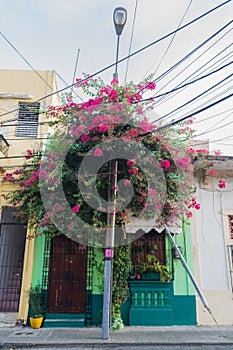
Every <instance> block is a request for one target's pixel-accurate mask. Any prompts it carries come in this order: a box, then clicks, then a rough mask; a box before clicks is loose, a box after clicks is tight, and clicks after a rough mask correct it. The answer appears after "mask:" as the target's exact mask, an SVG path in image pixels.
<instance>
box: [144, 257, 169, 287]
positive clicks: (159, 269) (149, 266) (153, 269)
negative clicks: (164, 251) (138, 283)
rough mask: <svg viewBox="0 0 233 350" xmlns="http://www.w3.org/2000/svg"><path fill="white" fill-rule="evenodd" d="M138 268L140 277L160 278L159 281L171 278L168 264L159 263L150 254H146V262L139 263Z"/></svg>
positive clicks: (148, 278)
mask: <svg viewBox="0 0 233 350" xmlns="http://www.w3.org/2000/svg"><path fill="white" fill-rule="evenodd" d="M138 270H139V272H140V273H141V276H142V279H147V280H160V281H161V282H165V281H169V280H170V279H171V277H170V273H169V268H168V266H167V265H163V264H161V263H160V262H159V261H158V259H157V258H156V256H154V255H152V254H147V256H146V262H144V263H143V264H141V265H139V268H138Z"/></svg>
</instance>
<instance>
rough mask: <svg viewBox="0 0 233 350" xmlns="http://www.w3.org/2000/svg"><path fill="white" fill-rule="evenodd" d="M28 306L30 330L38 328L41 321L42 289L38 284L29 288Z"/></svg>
mask: <svg viewBox="0 0 233 350" xmlns="http://www.w3.org/2000/svg"><path fill="white" fill-rule="evenodd" d="M27 296H28V301H29V306H30V313H31V317H30V325H31V327H32V328H40V327H41V324H42V321H43V306H42V289H41V286H40V285H39V284H37V285H35V286H31V288H30V289H29V290H28V291H27Z"/></svg>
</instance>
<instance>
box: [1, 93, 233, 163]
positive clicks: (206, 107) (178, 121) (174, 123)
mask: <svg viewBox="0 0 233 350" xmlns="http://www.w3.org/2000/svg"><path fill="white" fill-rule="evenodd" d="M231 97H233V94H230V95H227V96H225V97H223V98H222V99H220V100H218V101H215V102H213V103H212V104H210V105H208V106H205V107H203V108H201V109H199V110H198V111H196V112H194V113H193V114H192V116H195V115H197V114H200V113H202V112H204V111H206V110H208V109H210V108H212V107H214V106H216V105H218V104H219V103H222V102H224V101H226V100H228V99H229V98H231ZM188 118H190V114H188V115H186V116H184V117H182V118H179V119H177V120H174V121H172V122H170V123H167V124H165V125H163V126H161V127H159V128H157V129H155V130H153V131H148V132H146V133H144V134H143V135H140V137H141V136H147V135H150V134H153V133H155V132H160V131H161V130H164V129H167V128H169V127H171V126H174V125H177V124H179V123H181V122H183V121H184V120H186V119H188ZM7 158H10V159H12V158H13V159H14V158H25V156H10V157H7ZM0 159H6V157H0Z"/></svg>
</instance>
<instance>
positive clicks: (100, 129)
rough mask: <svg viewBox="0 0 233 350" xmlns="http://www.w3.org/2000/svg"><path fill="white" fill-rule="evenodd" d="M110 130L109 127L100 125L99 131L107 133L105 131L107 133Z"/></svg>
mask: <svg viewBox="0 0 233 350" xmlns="http://www.w3.org/2000/svg"><path fill="white" fill-rule="evenodd" d="M107 130H108V125H100V126H99V127H98V131H99V132H105V131H107Z"/></svg>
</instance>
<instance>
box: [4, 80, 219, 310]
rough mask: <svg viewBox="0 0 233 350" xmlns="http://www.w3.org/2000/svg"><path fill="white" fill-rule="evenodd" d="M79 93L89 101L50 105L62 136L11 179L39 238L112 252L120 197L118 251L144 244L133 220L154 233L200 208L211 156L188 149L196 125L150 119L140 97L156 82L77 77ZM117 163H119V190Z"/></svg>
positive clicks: (15, 198)
mask: <svg viewBox="0 0 233 350" xmlns="http://www.w3.org/2000/svg"><path fill="white" fill-rule="evenodd" d="M77 88H82V89H83V90H84V92H85V93H86V94H87V95H89V96H90V98H89V99H88V100H87V101H86V102H81V103H76V102H74V101H73V100H72V98H71V97H69V96H67V98H66V100H65V102H64V104H63V105H62V106H51V107H50V110H49V112H48V118H49V119H50V120H51V119H53V120H55V122H54V130H55V131H54V134H53V135H52V136H51V137H50V138H49V139H48V141H47V145H46V150H45V151H44V152H43V154H42V153H38V152H34V151H33V150H27V152H26V156H25V158H26V163H25V165H24V166H23V167H22V168H21V169H20V170H16V171H15V172H14V173H13V174H6V176H5V179H6V180H8V181H13V182H17V183H18V185H19V186H18V189H17V190H15V191H13V192H12V193H10V194H9V200H10V202H11V203H12V204H13V205H16V206H19V211H18V214H19V216H20V217H21V219H22V221H23V222H25V223H26V222H27V221H28V219H29V222H30V224H31V225H32V226H33V227H34V228H35V236H37V235H40V234H50V235H54V234H58V233H59V232H60V233H64V234H66V235H67V236H68V237H70V238H72V239H74V240H76V241H78V242H79V243H83V244H87V245H92V246H98V247H105V246H106V232H107V230H108V227H109V222H108V214H109V210H111V211H112V210H113V209H112V206H109V202H110V201H111V200H113V199H115V202H116V205H115V207H114V214H115V241H114V245H115V246H121V245H122V244H127V243H129V242H130V241H132V240H134V239H136V238H138V236H137V232H135V235H133V237H132V236H129V235H127V232H126V231H125V224H126V223H128V222H130V221H131V220H133V219H134V218H139V219H141V220H147V219H150V220H151V219H153V224H152V227H151V228H153V227H155V228H158V227H163V225H164V224H166V225H168V226H172V225H174V224H176V223H177V222H179V221H180V220H181V219H182V218H183V217H190V216H191V215H192V208H195V209H197V210H198V209H199V208H200V204H199V203H198V202H197V201H196V199H195V198H194V191H193V188H194V187H193V171H194V168H193V159H194V158H195V157H196V156H197V154H201V155H202V156H204V155H205V151H202V150H199V151H195V150H193V149H191V148H189V147H187V145H186V141H187V139H188V138H190V136H191V134H192V130H191V128H190V125H189V124H190V122H191V121H190V120H188V121H187V123H183V124H182V125H177V126H175V127H169V128H164V129H162V128H160V126H159V125H156V123H154V122H153V121H149V120H148V118H147V111H148V110H150V108H151V104H152V103H153V101H147V102H145V101H143V98H142V93H141V92H142V91H143V90H144V89H155V84H154V83H152V82H149V81H147V80H145V81H144V82H143V83H141V84H139V85H135V84H133V83H129V84H126V85H125V86H120V85H119V83H118V81H117V80H116V79H114V80H113V81H112V82H111V83H110V84H109V85H105V84H104V82H103V81H102V80H101V79H92V78H90V79H84V80H80V79H78V80H77ZM203 159H204V157H203ZM112 160H115V161H117V171H116V174H115V175H116V177H117V184H115V185H113V184H112V181H111V180H112V175H113V174H112V172H111V170H110V167H109V164H110V162H111V161H112ZM208 166H209V164H208V162H207V163H206V161H205V162H203V164H202V165H201V167H203V168H204V167H205V168H206V167H208ZM220 186H224V183H223V182H221V184H220ZM135 231H136V230H135ZM140 234H141V233H140ZM28 238H31V237H28ZM124 297H125V296H124ZM119 302H120V301H119V300H117V303H118V304H119Z"/></svg>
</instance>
